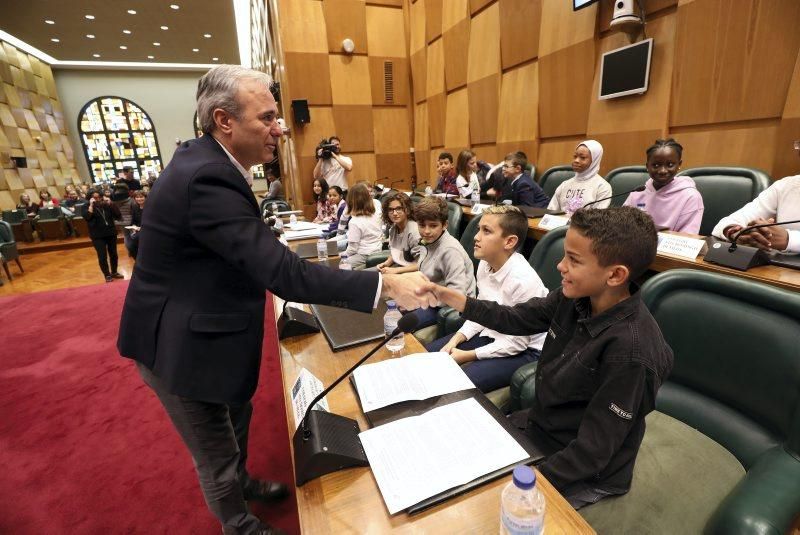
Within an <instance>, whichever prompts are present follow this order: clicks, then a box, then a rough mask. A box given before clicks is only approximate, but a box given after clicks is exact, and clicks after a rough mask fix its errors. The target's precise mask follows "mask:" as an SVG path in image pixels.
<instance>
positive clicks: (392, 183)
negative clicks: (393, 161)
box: [389, 178, 403, 189]
mask: <svg viewBox="0 0 800 535" xmlns="http://www.w3.org/2000/svg"><path fill="white" fill-rule="evenodd" d="M402 183H403V179H402V178H400V179H398V180H392V181H391V182H390V183H389V189H392V188H393V187H394V186H395V184H402Z"/></svg>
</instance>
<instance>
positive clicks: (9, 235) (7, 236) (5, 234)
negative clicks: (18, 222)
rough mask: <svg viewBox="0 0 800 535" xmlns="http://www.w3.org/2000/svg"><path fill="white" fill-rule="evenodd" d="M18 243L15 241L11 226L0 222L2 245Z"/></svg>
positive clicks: (0, 241)
mask: <svg viewBox="0 0 800 535" xmlns="http://www.w3.org/2000/svg"><path fill="white" fill-rule="evenodd" d="M5 243H16V241H15V240H14V231H13V230H12V229H11V224H10V223H9V222H8V221H0V244H5Z"/></svg>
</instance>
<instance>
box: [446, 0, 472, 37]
mask: <svg viewBox="0 0 800 535" xmlns="http://www.w3.org/2000/svg"><path fill="white" fill-rule="evenodd" d="M468 3H469V2H468V1H467V0H447V1H446V2H444V6H443V8H442V33H444V32H446V31H447V30H449V29H450V28H452V27H453V26H455V25H456V24H458V23H459V22H461V21H462V20H465V19H467V20H469V6H468Z"/></svg>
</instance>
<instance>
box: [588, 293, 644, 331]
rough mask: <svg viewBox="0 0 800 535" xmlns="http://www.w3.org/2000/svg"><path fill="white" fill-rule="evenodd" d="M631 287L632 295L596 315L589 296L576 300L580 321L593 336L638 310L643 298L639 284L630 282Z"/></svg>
mask: <svg viewBox="0 0 800 535" xmlns="http://www.w3.org/2000/svg"><path fill="white" fill-rule="evenodd" d="M629 288H630V293H631V296H630V297H628V298H627V299H624V300H622V301H620V302H619V303H617V304H616V305H614V306H613V307H611V308H609V309H608V310H605V311H603V312H601V313H600V314H598V315H597V316H594V317H592V316H591V310H592V304H591V302H590V301H589V298H588V297H582V298H580V299H577V300H576V301H575V309H576V310H577V311H578V318H579V319H578V322H579V323H583V324H584V325H585V326H586V330H587V332H588V333H589V336H591V337H592V338H595V337H597V336H599V335H600V333H602V332H603V331H605V330H606V329H608V328H609V327H611V326H612V325H614V324H616V323H619V322H620V321H622V320H624V319H625V318H627V317H629V316H631V315H632V314H633V313H634V312H635V311H636V309H637V308H638V307H639V303H640V302H641V300H642V299H641V296H640V294H639V286H638V285H636V284H634V283H630V285H629Z"/></svg>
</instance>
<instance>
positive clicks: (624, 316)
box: [426, 207, 672, 509]
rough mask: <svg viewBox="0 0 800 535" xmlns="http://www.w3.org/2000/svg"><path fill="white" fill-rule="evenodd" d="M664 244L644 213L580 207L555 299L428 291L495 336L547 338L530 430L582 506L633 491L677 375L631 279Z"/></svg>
mask: <svg viewBox="0 0 800 535" xmlns="http://www.w3.org/2000/svg"><path fill="white" fill-rule="evenodd" d="M656 243H657V237H656V229H655V226H654V224H653V220H652V219H651V218H650V216H649V215H647V214H646V213H644V212H642V211H641V210H637V209H635V208H630V207H620V208H609V209H607V210H579V211H577V212H576V213H575V214H574V215H573V216H572V220H571V223H570V227H569V230H568V231H567V235H566V240H565V242H564V258H563V259H562V260H561V262H559V264H558V269H559V271H560V272H561V276H562V286H561V288H559V289H557V290H554V291H552V292H551V293H550V294H549V295H548V296H547V297H543V298H533V299H531V300H529V301H527V302H525V303H521V304H518V305H516V306H513V307H507V306H501V305H498V304H497V303H494V302H489V301H480V300H478V299H473V298H468V297H465V296H464V295H462V294H460V293H458V292H456V291H454V290H450V289H447V288H442V287H439V286H435V285H430V287H429V288H426V289H428V290H431V291H434V292H435V293H436V296H437V297H438V298H439V300H440V301H442V302H444V303H446V304H448V305H450V306H452V307H453V308H455V309H457V310H459V311H461V312H462V313H463V316H464V317H465V318H466V319H469V320H472V321H475V322H477V323H480V324H481V325H484V326H486V327H489V328H491V329H495V330H497V331H500V332H503V333H507V334H511V335H530V334H535V333H541V332H547V338H546V340H545V343H544V347H543V348H542V356H541V357H540V358H539V366H538V369H537V370H536V379H535V380H536V397H535V399H534V403H533V406H532V408H531V410H530V413H529V420H528V428H527V431H528V433H529V434H531V435H532V436H533V437H534V438H536V439H538V440H537V442H542V441H544V442H545V443H548V444H550V445H552V446H553V449H554V451H555V453H553V454H552V455H550V456H548V457H547V458H546V459H545V460H544V462H543V463H542V464H541V465H540V466H539V467H538V468H539V470H540V471H541V473H542V474H543V475H544V476H545V477H546V478H547V479H548V480H549V481H550V482H551V483H552V484H553V485H554V486H555V487H556V488H557V489H558V490H559V492H561V494H562V495H564V497H565V498H566V499H567V500H568V501H569V502H570V504H571V505H572V506H573V507H575V508H576V509H579V508H580V507H582V506H584V505H587V504H591V503H595V502H597V501H598V500H600V499H601V498H603V497H605V496H609V495H614V494H624V493H626V492H628V490H629V489H630V486H631V479H632V477H633V465H634V462H635V460H636V454H637V452H638V451H639V446H640V445H641V443H642V437H643V436H644V431H645V416H647V414H648V413H649V412H650V411H652V410H653V408H654V406H655V398H656V393H657V392H658V389H659V387H660V386H661V384H662V383H663V382H664V380H665V379H666V378H667V376H668V375H669V372H670V370H671V369H672V350H671V349H670V348H669V346H668V345H667V343H666V342H665V341H664V338H663V336H662V335H661V330H660V329H659V328H658V325H657V324H656V322H655V320H654V319H653V316H652V315H651V314H650V312H649V311H648V310H647V308H646V307H645V306H644V304H643V303H642V301H641V299H640V297H639V293H638V287H637V286H636V285H635V284H634V283H632V282H631V281H632V280H634V279H636V278H637V277H639V276H640V275H641V274H642V273H644V271H645V270H646V269H647V267H648V266H649V265H650V264H651V263H652V261H653V259H654V258H655V254H656Z"/></svg>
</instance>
